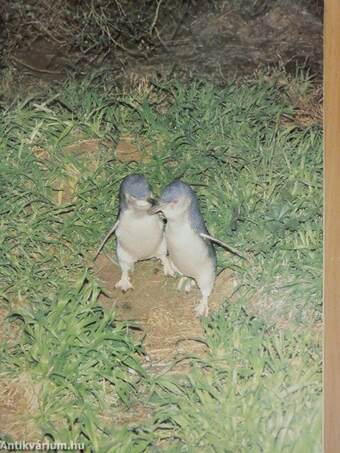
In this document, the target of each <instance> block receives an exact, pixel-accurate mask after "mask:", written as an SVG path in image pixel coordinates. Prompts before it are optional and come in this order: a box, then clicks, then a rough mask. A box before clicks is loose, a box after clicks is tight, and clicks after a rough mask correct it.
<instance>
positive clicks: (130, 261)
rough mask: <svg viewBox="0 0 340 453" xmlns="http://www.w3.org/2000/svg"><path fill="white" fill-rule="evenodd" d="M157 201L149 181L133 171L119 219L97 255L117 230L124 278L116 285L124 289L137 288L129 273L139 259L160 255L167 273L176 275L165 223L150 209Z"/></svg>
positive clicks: (124, 190)
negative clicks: (166, 237)
mask: <svg viewBox="0 0 340 453" xmlns="http://www.w3.org/2000/svg"><path fill="white" fill-rule="evenodd" d="M154 204H155V201H154V200H153V199H152V198H151V190H150V187H149V184H148V182H147V180H146V179H145V177H144V176H143V175H139V174H133V175H129V176H127V177H126V178H124V179H123V181H122V183H121V185H120V189H119V212H118V219H117V222H116V223H115V224H114V226H113V227H112V228H111V230H110V231H109V233H108V234H107V235H106V237H105V239H104V240H103V242H102V244H101V245H100V247H99V248H98V251H97V253H96V255H95V258H96V257H97V256H98V254H99V252H100V250H101V249H102V247H103V246H104V244H105V242H106V240H107V239H108V237H109V236H110V235H111V234H112V233H113V232H114V231H115V232H116V237H117V250H116V254H117V259H118V263H119V266H120V268H121V271H122V275H121V279H120V280H119V281H118V282H117V283H116V285H115V287H116V288H119V289H121V290H122V291H127V290H129V289H130V288H133V286H132V284H131V281H130V278H129V272H130V271H131V272H132V271H133V267H134V264H135V263H136V262H137V261H142V260H148V259H150V258H159V259H160V260H161V262H162V264H163V269H164V274H165V275H172V276H173V275H174V270H173V268H172V266H171V263H170V261H169V259H168V257H167V247H166V241H165V235H164V223H163V221H162V219H161V218H160V217H159V216H158V215H156V216H155V215H152V214H150V212H149V210H150V208H151V207H152V206H153V205H154Z"/></svg>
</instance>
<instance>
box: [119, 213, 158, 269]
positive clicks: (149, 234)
mask: <svg viewBox="0 0 340 453" xmlns="http://www.w3.org/2000/svg"><path fill="white" fill-rule="evenodd" d="M116 236H117V239H118V241H119V245H120V246H121V247H122V248H123V249H124V250H125V251H126V252H128V254H129V255H130V256H131V257H133V258H135V259H136V261H139V260H146V259H149V258H152V257H154V256H156V255H157V252H158V250H159V247H160V244H161V242H162V239H163V223H162V221H161V220H160V218H159V217H158V216H155V215H153V216H151V215H147V214H146V215H143V216H138V217H137V216H134V215H132V214H131V213H129V211H125V212H124V213H123V214H121V216H120V217H119V225H118V228H117V230H116Z"/></svg>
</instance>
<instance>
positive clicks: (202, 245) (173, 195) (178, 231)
mask: <svg viewBox="0 0 340 453" xmlns="http://www.w3.org/2000/svg"><path fill="white" fill-rule="evenodd" d="M160 211H161V212H162V213H163V215H164V216H165V218H166V219H167V223H166V227H165V238H166V245H167V249H168V252H169V258H170V260H171V263H172V267H173V268H174V269H175V270H177V271H178V272H179V273H180V274H182V275H183V276H185V277H189V278H191V279H194V280H195V281H196V283H197V285H198V287H199V289H200V291H201V294H202V299H201V301H200V303H199V305H197V307H196V308H195V311H196V313H197V315H198V316H207V315H208V311H209V308H208V298H209V296H210V293H211V291H212V289H213V286H214V283H215V278H216V253H215V249H214V247H213V245H212V243H211V241H210V239H209V238H210V236H209V233H208V230H207V228H206V226H205V223H204V220H203V217H202V214H201V211H200V207H199V202H198V199H197V196H196V194H195V192H194V191H193V190H192V188H191V187H190V186H189V185H188V184H186V183H184V182H183V181H181V180H179V179H177V180H175V181H173V182H172V183H170V184H168V185H167V186H166V187H165V188H164V190H163V192H162V194H161V196H160V199H159V202H158V203H157V204H156V205H155V206H154V207H152V208H151V209H150V213H154V214H155V213H157V212H160ZM189 288H190V286H189ZM189 288H188V285H186V290H188V289H189Z"/></svg>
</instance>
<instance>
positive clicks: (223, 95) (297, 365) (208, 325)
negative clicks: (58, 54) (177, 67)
mask: <svg viewBox="0 0 340 453" xmlns="http://www.w3.org/2000/svg"><path fill="white" fill-rule="evenodd" d="M291 82H294V84H293V85H291V86H294V89H295V90H296V91H297V92H298V94H299V96H303V95H305V94H306V95H307V94H308V92H309V90H310V89H311V86H310V83H309V82H308V80H307V81H306V80H305V79H302V80H299V79H294V81H291ZM287 86H290V85H289V84H287ZM287 89H288V88H286V89H283V88H282V84H281V85H280V86H279V85H278V84H277V82H276V79H275V78H272V79H268V78H265V77H262V76H259V77H258V79H257V80H253V81H248V82H244V83H243V84H241V85H240V84H239V85H237V84H236V83H230V84H229V85H228V86H227V87H225V88H223V89H222V88H216V87H214V86H212V85H209V84H205V83H192V84H190V85H185V84H183V83H180V82H178V81H171V82H167V83H163V82H162V83H161V82H155V83H153V84H151V83H150V84H145V85H142V86H140V87H137V88H136V89H135V90H132V91H130V92H123V91H122V92H118V91H116V90H114V89H113V88H112V87H111V85H110V83H109V81H108V80H106V79H105V78H103V77H102V76H101V75H100V74H95V75H93V76H91V77H89V78H88V79H86V80H82V81H69V82H67V83H65V84H64V85H63V86H59V87H56V88H55V89H54V90H51V91H50V92H47V93H45V94H42V95H41V96H40V97H32V98H28V99H18V100H17V101H15V102H14V103H12V104H11V105H5V104H3V105H2V106H1V109H2V111H1V116H2V121H1V124H0V128H1V133H0V137H1V140H0V154H1V159H0V162H1V163H0V166H1V167H0V179H1V205H0V211H1V229H0V250H1V256H2V263H1V267H0V280H1V285H0V286H1V300H2V304H3V306H4V307H5V308H6V310H7V311H8V312H9V313H10V316H9V318H8V319H7V322H6V326H7V327H6V328H8V329H9V328H10V326H11V325H13V324H15V325H16V326H17V329H18V337H17V338H16V340H15V341H14V343H13V340H11V341H9V342H7V343H6V342H4V344H3V346H2V351H1V356H0V359H1V364H2V370H3V377H5V378H7V379H15V378H17V377H18V376H20V375H23V374H24V375H25V376H26V378H27V380H28V381H29V382H30V383H31V384H32V386H33V387H32V388H34V392H35V394H36V401H35V403H34V404H33V403H32V405H31V406H32V407H31V410H32V413H33V416H34V420H35V423H36V425H37V426H38V427H39V430H40V431H41V433H42V436H46V437H47V438H50V439H54V440H57V441H68V442H70V441H71V440H72V441H74V442H76V441H78V442H84V443H85V444H86V449H87V451H90V450H91V449H92V450H93V451H108V452H109V451H112V452H113V451H115V452H116V451H124V452H125V451H126V452H127V451H128V452H141V451H146V450H148V451H159V449H160V448H161V449H164V450H166V451H183V452H186V451H207V452H208V451H214V452H220V451H221V452H222V451H223V452H226V451H230V452H233V453H234V452H238V451H240V452H243V451H252V452H253V451H254V452H257V451H258V452H276V451H278V452H279V451H292V452H300V451H303V450H304V451H306V449H307V450H308V451H311V452H312V451H320V449H321V447H320V425H321V408H320V398H321V396H320V395H321V346H320V335H319V334H318V329H317V328H316V326H317V325H318V324H319V322H320V319H321V300H322V297H321V281H322V280H321V269H322V243H321V240H322V239H321V237H322V229H321V228H322V227H321V224H322V223H321V216H322V212H321V209H322V154H321V144H322V134H321V129H320V127H319V126H317V125H315V126H312V127H308V128H301V127H299V126H297V124H296V123H295V122H294V114H295V110H294V105H292V103H291V101H290V97H289V96H288V95H287V92H286V91H287ZM287 118H288V120H287ZM292 118H293V119H292ZM120 136H129V137H131V139H132V140H133V141H134V142H135V143H136V145H137V146H138V147H139V148H140V150H141V153H142V155H143V156H144V157H145V159H142V160H141V161H139V162H131V163H123V162H120V161H118V160H117V156H115V145H116V144H117V143H118V141H119V137H120ZM88 139H91V140H93V139H95V140H97V142H98V146H97V147H96V148H95V149H94V150H93V152H92V154H89V153H87V154H84V155H81V154H80V155H79V154H75V153H72V152H67V150H70V148H69V147H70V145H73V144H75V143H79V142H80V143H82V142H81V141H84V140H88ZM79 146H80V148H81V144H80V145H79ZM132 172H141V173H143V174H145V175H146V177H147V178H148V179H149V180H150V182H151V184H152V186H153V188H154V192H155V193H156V194H157V193H159V192H160V190H161V188H162V187H163V186H164V185H165V184H167V183H168V182H169V181H171V180H173V179H174V178H176V177H181V178H183V179H184V180H185V181H187V182H189V183H190V184H192V185H193V187H194V188H195V190H196V192H197V193H198V195H199V198H200V200H201V206H202V211H203V214H204V217H205V219H206V221H207V224H208V226H209V230H210V232H211V234H213V235H216V236H217V237H218V238H220V239H222V240H225V241H226V242H228V243H229V244H230V245H232V246H233V247H235V248H237V249H239V250H242V251H243V252H244V253H246V254H247V255H248V257H249V262H246V261H242V260H240V259H239V258H237V257H235V256H232V255H230V254H227V253H225V252H224V251H223V250H218V267H219V269H222V268H224V267H229V268H231V269H234V271H235V272H236V273H237V276H238V281H239V289H238V300H237V301H236V302H234V303H233V304H230V303H228V301H226V304H225V307H224V309H223V310H221V312H220V313H217V314H215V315H213V316H212V317H211V318H210V319H209V320H208V321H206V322H205V323H204V325H205V332H206V338H205V340H204V341H206V343H207V345H208V348H209V354H208V356H207V357H206V358H205V359H192V371H191V372H190V373H189V374H188V375H187V376H176V377H170V376H168V375H165V376H154V375H150V374H149V373H148V372H146V370H144V369H143V367H142V366H141V365H140V358H141V354H142V353H143V349H142V346H141V345H138V344H135V343H134V342H133V341H132V339H131V337H130V336H129V334H128V332H127V329H126V326H125V325H123V324H121V323H117V322H116V321H115V315H114V312H110V313H106V312H104V311H103V309H102V308H101V307H100V305H99V304H98V294H99V292H100V287H99V284H98V282H96V281H95V278H94V277H93V275H92V272H91V268H90V266H89V259H90V257H91V254H92V253H93V251H94V250H95V249H96V247H97V246H98V244H99V242H100V240H101V238H102V236H103V235H104V233H105V232H106V231H107V230H108V228H109V227H110V226H111V225H112V223H113V221H114V218H115V216H116V213H117V189H118V186H119V183H120V181H121V179H122V178H123V177H124V176H125V175H127V174H129V173H132ZM107 247H108V248H109V247H111V248H112V247H114V246H113V245H112V243H110V244H108V245H107ZM282 323H284V324H285V329H280V328H279V327H278V326H279V325H280V324H282ZM137 402H138V403H139V404H143V405H145V407H147V408H148V409H150V410H152V413H153V415H152V417H151V418H150V419H148V420H146V421H144V422H143V421H141V422H140V423H137V422H136V423H135V424H134V426H132V427H131V426H130V427H129V426H120V425H117V423H115V420H116V418H117V416H118V414H119V412H120V411H124V410H126V408H128V407H132V408H133V405H134V404H136V403H137ZM124 408H125V409H124Z"/></svg>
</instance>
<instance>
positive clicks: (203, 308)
mask: <svg viewBox="0 0 340 453" xmlns="http://www.w3.org/2000/svg"><path fill="white" fill-rule="evenodd" d="M195 313H196V316H197V317H198V318H206V317H207V316H208V314H209V307H208V304H207V302H206V301H205V300H202V301H201V302H200V303H199V304H198V305H197V307H195Z"/></svg>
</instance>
